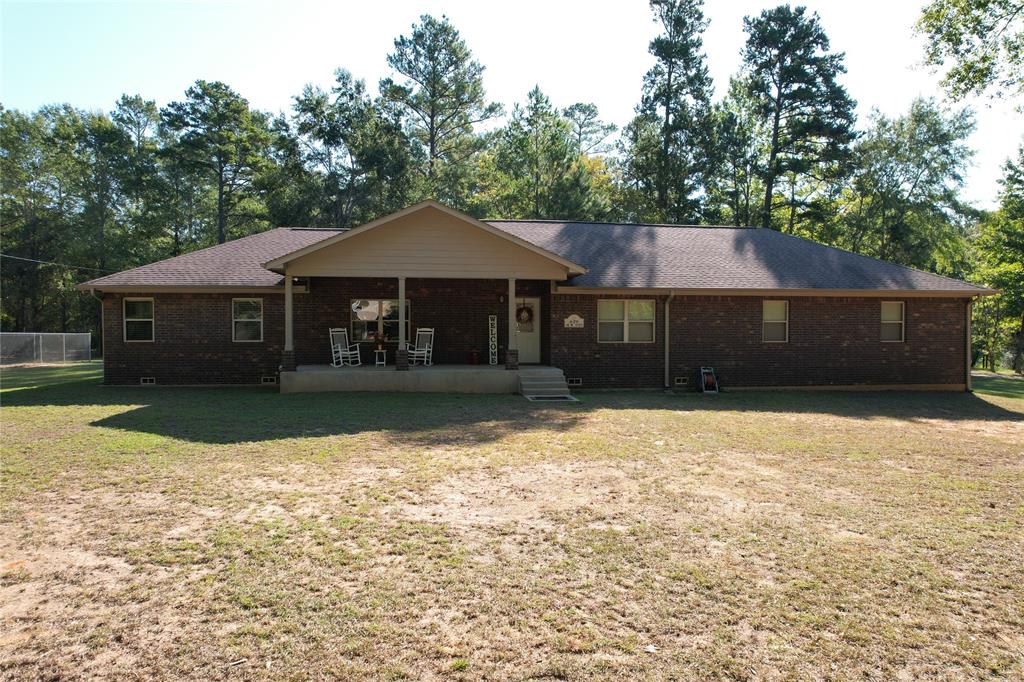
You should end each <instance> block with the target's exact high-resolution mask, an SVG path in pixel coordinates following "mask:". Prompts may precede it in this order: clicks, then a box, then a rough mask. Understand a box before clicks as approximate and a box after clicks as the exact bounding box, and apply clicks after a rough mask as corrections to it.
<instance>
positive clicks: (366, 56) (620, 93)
mask: <svg viewBox="0 0 1024 682" xmlns="http://www.w3.org/2000/svg"><path fill="white" fill-rule="evenodd" d="M923 1H924V0H857V1H856V2H849V1H847V0H807V1H806V2H804V3H802V4H806V5H807V7H808V8H809V9H810V10H813V11H816V12H817V13H818V14H819V15H820V16H821V22H822V25H823V26H824V28H825V31H826V33H827V34H828V36H829V37H830V39H831V41H832V48H833V50H835V51H841V52H845V53H846V66H847V74H845V76H844V77H843V78H842V79H841V82H842V83H843V84H844V85H845V86H846V88H847V90H848V91H849V92H850V95H851V96H852V97H853V98H854V99H855V100H857V113H858V117H859V119H860V126H861V127H863V126H864V125H866V119H867V117H868V115H869V114H870V113H871V111H872V110H873V109H878V110H880V111H881V112H882V113H884V114H887V115H891V116H895V115H899V114H901V113H903V112H905V111H906V110H908V109H909V107H910V103H911V101H912V100H913V99H914V98H915V97H917V96H926V97H932V96H934V97H941V94H942V93H941V90H940V88H939V87H938V80H939V77H938V76H937V75H935V74H933V73H932V72H930V71H929V70H928V69H927V68H926V67H924V66H922V65H921V58H922V54H923V49H922V41H921V39H920V38H919V37H917V36H915V35H914V34H913V24H914V21H915V19H916V18H917V14H918V12H919V10H920V6H921V4H922V3H923ZM776 4H779V3H778V2H767V1H757V0H709V1H708V2H707V3H706V6H705V14H706V15H707V17H708V18H709V19H710V21H711V24H710V26H709V28H708V30H707V32H706V33H705V35H704V45H705V51H706V53H707V58H708V66H709V68H710V70H711V75H712V77H713V78H714V81H715V86H716V90H717V94H718V95H719V96H720V95H722V94H723V93H724V90H725V88H726V87H727V86H728V82H729V77H730V76H731V75H733V74H734V73H736V72H737V70H738V69H739V66H740V49H741V48H742V46H743V42H744V40H745V34H744V33H743V17H744V16H747V15H754V14H757V13H759V12H760V11H761V10H763V9H766V8H769V7H773V6H775V5H776ZM425 13H429V14H433V15H435V16H437V15H441V14H444V15H447V16H448V17H449V19H450V20H451V21H452V23H453V24H454V25H455V26H456V28H458V29H459V31H460V32H461V33H462V36H463V38H464V39H465V40H466V42H467V44H468V45H469V47H470V49H471V50H472V51H473V53H474V55H475V56H476V58H477V59H478V60H479V61H480V62H481V63H482V64H483V65H484V66H485V67H486V69H487V70H486V71H485V73H484V85H485V87H486V89H487V92H488V95H489V96H490V97H491V98H492V99H493V100H496V101H499V102H502V103H504V104H505V105H506V109H511V105H512V104H513V103H515V102H521V101H523V100H524V99H525V97H526V93H527V92H528V91H529V90H530V89H531V88H532V87H533V86H534V85H540V87H541V89H542V90H543V91H544V92H545V93H546V94H547V95H548V96H549V97H550V98H551V100H552V102H553V103H554V104H555V105H556V106H561V107H564V106H568V105H569V104H572V103H574V102H581V101H582V102H594V103H595V104H597V106H598V108H599V110H600V112H601V117H602V118H603V119H605V120H607V121H611V122H613V123H616V124H617V125H619V126H622V125H623V124H625V123H626V122H628V120H629V119H630V118H631V117H632V115H633V110H634V107H635V106H636V103H637V102H638V101H639V98H640V89H641V83H642V79H643V75H644V73H645V72H646V71H647V69H648V68H650V66H651V64H652V58H651V57H650V55H649V54H648V53H647V45H648V43H649V42H650V40H651V38H653V37H654V36H655V35H656V34H657V32H658V28H657V26H656V25H655V24H654V22H653V21H652V18H651V13H650V10H649V8H648V5H647V2H644V1H643V0H614V1H613V0H583V1H577V0H571V1H570V0H543V1H538V0H517V1H516V2H514V3H496V2H483V1H481V0H466V1H461V0H460V1H455V0H449V1H447V2H437V1H432V0H431V1H427V0H420V1H418V2H412V1H407V0H378V1H377V2H359V3H354V2H346V1H344V0H335V1H333V2H326V1H325V2H315V1H314V0H291V1H280V2H270V1H260V0H249V1H245V0H209V1H200V0H192V1H185V0H176V1H165V0H136V1H134V2H124V1H120V2H113V1H108V2H95V1H86V0H83V1H80V2H51V1H47V0H35V1H12V0H0V59H2V62H0V103H2V104H3V106H4V107H7V108H15V109H22V110H33V109H36V108H38V107H39V106H41V105H44V104H51V103H62V102H68V103H71V104H73V105H75V106H77V107H81V108H86V109H104V110H110V109H111V108H112V107H113V105H114V103H115V102H116V100H117V99H118V98H119V97H120V96H121V94H122V93H128V94H141V95H143V96H144V97H145V98H147V99H153V100H156V102H157V104H158V105H160V106H163V105H165V104H167V103H168V102H171V101H174V100H177V99H181V98H182V96H183V94H184V91H185V89H186V88H188V86H189V85H191V84H192V83H193V82H195V81H196V80H197V79H200V78H202V79H205V80H221V81H224V82H225V83H227V84H229V85H230V86H231V87H233V88H234V89H235V90H236V91H238V92H239V93H241V94H242V95H243V96H244V97H246V98H247V99H248V100H249V102H250V104H251V105H253V106H254V107H257V108H259V109H263V110H266V111H271V112H278V111H286V110H288V109H289V108H290V106H291V101H292V97H294V96H295V95H297V94H299V92H301V90H302V87H303V86H304V85H305V84H307V83H314V84H318V85H320V86H322V87H325V88H329V87H330V85H331V83H332V81H333V73H334V70H335V69H336V68H338V67H344V68H346V69H348V70H349V71H351V72H352V73H353V74H354V75H355V76H356V77H357V78H363V79H365V80H366V81H367V84H368V85H369V86H371V90H373V91H375V90H376V83H377V81H378V80H379V79H380V78H382V77H384V76H388V75H391V74H390V70H389V68H388V66H387V62H386V59H385V58H386V56H387V54H388V53H389V52H390V51H391V50H392V48H393V42H394V39H395V38H396V37H397V36H399V35H402V34H408V33H409V30H410V27H411V25H412V24H413V23H414V22H417V21H418V18H419V16H420V15H421V14H425ZM966 104H967V105H969V106H971V107H972V108H973V109H974V110H975V112H976V115H977V131H976V132H975V133H974V135H973V136H972V137H971V138H970V140H969V143H970V145H971V146H972V147H973V148H974V149H975V150H976V155H975V157H974V160H973V165H972V167H971V168H970V170H969V171H968V173H967V186H966V188H965V191H964V197H965V198H966V199H967V200H968V201H970V202H972V203H974V204H975V205H976V206H978V207H980V208H992V207H993V206H994V205H995V203H996V199H997V194H998V191H999V186H998V179H999V178H1000V176H1001V174H1002V170H1001V167H1002V164H1003V163H1004V162H1005V160H1006V159H1007V158H1008V157H1010V156H1012V155H1013V154H1014V153H1015V150H1016V148H1017V146H1018V145H1020V144H1021V143H1022V141H1024V114H1021V113H1020V112H1017V111H1014V107H1013V103H1012V102H1005V101H1003V102H1001V101H991V100H970V101H968V102H966Z"/></svg>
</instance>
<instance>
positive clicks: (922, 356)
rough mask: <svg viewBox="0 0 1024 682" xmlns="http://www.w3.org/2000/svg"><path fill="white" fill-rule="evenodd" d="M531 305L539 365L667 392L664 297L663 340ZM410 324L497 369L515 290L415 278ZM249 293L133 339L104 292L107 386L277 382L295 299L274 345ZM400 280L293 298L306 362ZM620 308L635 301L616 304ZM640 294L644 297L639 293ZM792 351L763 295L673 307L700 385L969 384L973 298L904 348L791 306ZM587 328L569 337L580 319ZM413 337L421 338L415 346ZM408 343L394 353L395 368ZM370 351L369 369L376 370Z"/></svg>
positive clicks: (917, 321) (443, 350)
mask: <svg viewBox="0 0 1024 682" xmlns="http://www.w3.org/2000/svg"><path fill="white" fill-rule="evenodd" d="M517 291H518V293H519V294H520V295H523V296H536V297H539V298H540V299H541V305H542V315H543V318H544V319H543V325H542V337H541V338H542V341H541V356H542V357H541V361H542V362H543V363H545V364H551V365H554V366H556V367H560V368H562V369H563V370H564V371H565V375H566V376H567V377H579V378H581V379H583V385H584V387H591V388H660V387H661V386H662V385H663V368H664V365H663V358H664V353H663V348H664V346H663V340H664V307H663V305H664V297H643V298H654V299H655V300H656V301H657V306H656V316H655V340H654V342H653V343H629V344H604V343H598V342H597V301H598V299H599V297H598V296H592V295H576V294H566V295H563V294H558V295H552V294H550V291H549V287H548V283H547V282H539V281H523V282H518V283H517ZM406 294H407V296H408V298H409V301H410V312H411V322H412V326H413V328H414V329H415V327H416V326H422V327H434V328H435V330H436V334H437V337H436V345H435V348H434V359H435V361H436V362H438V363H441V364H447V363H465V362H468V357H469V351H470V350H472V349H476V350H479V351H480V359H481V362H483V363H486V362H487V316H488V315H497V317H498V342H499V345H500V347H501V353H500V359H499V362H503V360H504V348H505V346H506V344H507V340H508V304H507V302H506V301H505V300H504V297H505V296H507V294H508V283H507V281H506V280H433V279H409V280H407V282H406ZM239 296H243V295H241V294H235V295H232V294H154V295H153V298H154V299H155V313H156V321H155V332H156V334H155V341H154V342H152V343H125V342H124V340H123V336H122V320H121V315H122V303H121V301H122V296H121V295H119V294H106V295H105V296H104V301H103V310H104V349H105V353H104V363H105V370H106V372H105V381H106V382H107V383H113V384H137V383H138V382H139V378H140V377H144V376H147V377H148V376H152V377H156V379H157V382H158V383H160V384H202V383H224V384H250V383H258V382H259V380H260V377H263V376H270V375H273V374H276V372H277V368H278V366H279V365H280V362H281V352H282V351H283V349H284V297H283V296H282V295H281V294H263V295H257V297H259V298H262V299H263V324H264V329H263V339H264V340H263V341H262V342H260V343H235V342H232V340H231V299H232V298H235V297H239ZM397 296H398V282H397V281H396V280H391V279H386V280H374V279H365V278H351V279H344V278H314V279H313V280H312V281H311V282H310V291H309V292H308V293H303V294H298V293H297V294H295V352H296V360H297V362H298V363H299V364H326V363H328V362H330V347H329V343H328V332H327V330H328V328H330V327H332V326H345V327H349V328H351V327H350V305H351V300H352V299H356V298H375V299H394V298H397ZM609 298H631V297H630V296H617V297H615V296H609ZM632 298H641V297H640V296H633V297H632ZM789 302H790V308H789V342H788V343H782V344H771V343H763V342H762V341H761V303H762V299H761V298H756V297H718V296H704V297H677V298H675V299H674V300H673V302H672V325H671V337H672V341H671V344H672V348H671V350H672V352H671V371H670V377H677V376H681V377H686V378H687V381H688V383H687V386H688V387H693V386H694V385H695V377H696V373H697V371H698V368H699V367H700V366H701V365H710V366H713V367H715V369H716V370H717V371H718V375H719V377H720V379H721V381H722V384H723V386H724V387H729V386H800V385H829V384H839V385H844V384H961V383H963V381H964V371H965V370H964V313H965V304H966V302H965V301H964V300H957V299H945V298H943V299H926V298H910V299H906V301H905V303H906V341H905V342H904V343H882V342H880V341H879V334H880V331H879V330H880V327H879V324H880V322H879V320H880V304H879V299H877V298H831V297H829V298H805V297H793V298H790V299H789ZM574 313H575V314H577V315H580V316H581V317H583V319H584V320H585V326H584V328H583V329H566V328H565V327H564V323H563V320H564V319H565V318H566V317H568V316H569V315H571V314H574ZM410 340H411V339H410ZM396 347H397V346H396V344H394V343H391V344H389V345H388V349H389V350H390V351H392V352H390V353H389V354H388V361H389V363H393V362H394V349H395V348H396ZM371 348H372V344H369V343H368V344H366V345H365V351H364V354H363V361H364V362H372V361H373V354H372V352H371Z"/></svg>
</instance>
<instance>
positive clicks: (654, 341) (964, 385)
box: [79, 201, 994, 392]
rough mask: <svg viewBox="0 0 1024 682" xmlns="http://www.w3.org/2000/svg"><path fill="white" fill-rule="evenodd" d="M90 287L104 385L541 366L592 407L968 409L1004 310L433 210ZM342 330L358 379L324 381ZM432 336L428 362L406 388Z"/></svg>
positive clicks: (772, 264) (937, 291)
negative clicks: (420, 344) (807, 390)
mask: <svg viewBox="0 0 1024 682" xmlns="http://www.w3.org/2000/svg"><path fill="white" fill-rule="evenodd" d="M79 288H80V289H82V290H88V291H92V292H96V293H98V294H101V296H102V301H103V348H104V365H105V381H106V382H107V383H110V384H138V383H140V382H141V383H159V384H251V383H260V382H266V383H270V382H276V381H278V378H279V380H280V383H281V389H282V391H285V392H287V391H299V390H333V389H338V390H344V389H348V390H466V391H504V390H513V391H514V390H515V387H516V385H517V384H516V381H515V376H516V375H517V374H519V369H520V367H524V368H525V367H527V366H534V365H537V366H540V367H551V368H557V369H558V370H561V371H562V372H563V373H564V376H565V377H566V378H568V380H569V384H570V385H576V386H582V387H586V388H662V387H670V388H681V389H685V388H688V387H689V388H693V387H695V384H696V380H697V376H698V373H699V371H700V368H701V367H702V366H711V367H714V368H715V369H716V371H717V374H718V377H719V380H720V381H721V383H722V385H723V386H725V387H727V388H728V387H732V388H740V387H865V386H867V387H887V388H913V389H945V390H965V389H969V387H970V362H969V357H970V316H971V312H970V311H971V301H972V299H973V298H974V297H976V296H983V295H987V294H990V293H994V292H992V291H990V290H988V289H985V288H982V287H977V286H974V285H972V284H968V283H965V282H961V281H957V280H954V279H949V278H946V277H941V276H938V275H934V274H930V273H927V272H922V271H919V270H914V269H912V268H908V267H903V266H900V265H895V264H892V263H887V262H884V261H880V260H877V259H874V258H869V257H866V256H861V255H858V254H854V253H850V252H847V251H843V250H840V249H836V248H832V247H829V246H824V245H822V244H818V243H815V242H813V241H810V240H807V239H803V238H800V237H795V236H791V235H787V234H782V233H779V232H776V231H773V230H768V229H761V228H733V227H694V226H673V225H646V224H608V223H585V222H554V221H518V220H490V221H480V220H476V219H474V218H472V217H470V216H468V215H465V214H463V213H460V212H458V211H455V210H453V209H450V208H448V207H446V206H443V205H441V204H439V203H437V202H434V201H425V202H422V203H419V204H416V205H414V206H410V207H408V208H406V209H404V210H401V211H398V212H397V213H394V214H392V215H388V216H385V217H383V218H380V219H378V220H375V221H373V222H371V223H368V224H366V225H363V226H361V227H357V228H353V229H350V230H327V229H310V228H296V227H285V228H278V229H275V230H270V231H267V232H263V233H261V234H256V235H252V236H250V237H245V238H243V239H237V240H235V241H231V242H228V243H225V244H219V245H217V246H213V247H210V248H207V249H203V250H200V251H196V252H193V253H189V254H185V255H183V256H177V257H175V258H170V259H167V260H163V261H159V262H157V263H152V264H150V265H145V266H142V267H139V268H134V269H132V270H126V271H124V272H119V273H116V274H111V275H107V276H104V277H100V278H98V279H94V280H91V281H89V282H85V283H84V284H81V285H79ZM331 327H343V328H345V329H347V331H348V333H349V334H350V335H351V339H352V340H353V341H354V342H356V343H358V344H360V355H361V357H362V359H363V362H364V366H363V367H361V368H349V367H344V368H333V367H330V365H329V363H330V361H331V350H330V343H329V334H328V329H329V328H331ZM419 327H430V328H433V329H434V330H435V334H436V340H435V344H434V363H435V364H434V367H432V368H423V367H414V368H412V370H411V371H409V363H408V356H407V353H406V351H405V350H404V349H405V348H406V346H405V344H406V342H407V341H411V340H412V335H413V334H414V333H415V329H416V328H419ZM375 333H377V334H381V335H383V336H384V337H385V339H386V340H385V348H386V350H387V352H386V353H385V354H383V355H384V356H386V357H385V358H384V359H385V362H386V363H387V364H386V367H384V368H378V367H376V366H374V359H375V354H374V353H373V350H374V334H375ZM474 360H479V362H480V363H481V364H480V365H476V366H473V367H467V364H468V363H470V362H471V361H474ZM446 367H447V368H448V369H449V372H448V373H447V374H446V373H445V372H444V371H442V370H444V368H446ZM499 369H501V370H511V371H512V372H511V373H508V374H504V373H502V372H499V371H498V370H499ZM471 370H472V371H471ZM459 372H461V374H460V373H459ZM559 377H561V375H559Z"/></svg>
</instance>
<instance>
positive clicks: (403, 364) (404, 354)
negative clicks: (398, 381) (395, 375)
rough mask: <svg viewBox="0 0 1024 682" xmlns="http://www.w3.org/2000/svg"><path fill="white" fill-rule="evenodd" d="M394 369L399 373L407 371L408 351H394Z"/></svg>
mask: <svg viewBox="0 0 1024 682" xmlns="http://www.w3.org/2000/svg"><path fill="white" fill-rule="evenodd" d="M395 369H397V370H398V371H399V372H408V371H409V351H407V350H404V349H399V350H396V351H395Z"/></svg>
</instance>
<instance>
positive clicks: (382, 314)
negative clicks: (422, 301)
mask: <svg viewBox="0 0 1024 682" xmlns="http://www.w3.org/2000/svg"><path fill="white" fill-rule="evenodd" d="M378 332H380V333H381V335H383V336H384V340H385V341H397V340H398V301H397V300H394V301H373V300H367V299H356V300H354V301H352V340H353V341H372V340H373V335H374V334H376V333H378ZM405 338H406V339H409V340H410V341H411V340H412V339H410V338H409V301H408V300H406V302H405Z"/></svg>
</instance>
